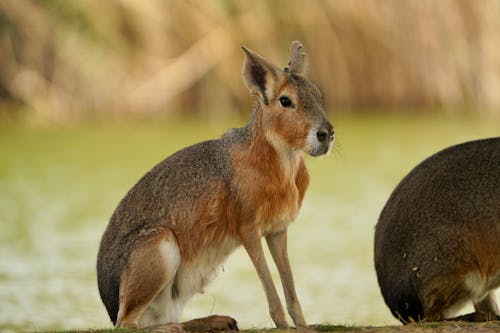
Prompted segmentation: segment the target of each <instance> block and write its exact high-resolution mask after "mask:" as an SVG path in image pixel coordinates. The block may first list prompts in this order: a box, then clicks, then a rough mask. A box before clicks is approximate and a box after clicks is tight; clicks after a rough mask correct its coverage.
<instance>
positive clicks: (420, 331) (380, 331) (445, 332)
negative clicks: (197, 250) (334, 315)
mask: <svg viewBox="0 0 500 333" xmlns="http://www.w3.org/2000/svg"><path fill="white" fill-rule="evenodd" d="M313 327H314V329H315V330H316V331H318V332H345V333H354V332H363V333H393V332H394V333H398V332H409V333H435V332H441V333H463V332H479V333H489V332H500V322H499V321H496V322H486V323H466V322H440V323H418V324H411V325H405V326H402V325H398V326H344V325H327V324H323V325H315V326H313ZM294 331H295V330H279V329H271V328H264V329H258V328H256V329H249V330H242V331H241V332H242V333H288V332H294ZM66 332H68V333H80V332H83V333H111V332H113V333H115V332H120V333H121V332H123V333H129V332H134V333H137V332H149V331H147V330H126V329H102V330H87V331H61V332H56V333H66Z"/></svg>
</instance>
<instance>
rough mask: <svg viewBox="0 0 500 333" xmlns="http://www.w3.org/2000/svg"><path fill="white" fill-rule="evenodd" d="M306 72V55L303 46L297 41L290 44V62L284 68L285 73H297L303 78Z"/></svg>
mask: <svg viewBox="0 0 500 333" xmlns="http://www.w3.org/2000/svg"><path fill="white" fill-rule="evenodd" d="M306 71H307V64H306V53H305V52H304V46H303V45H302V43H301V42H299V41H298V40H294V41H293V42H292V44H290V62H289V63H288V66H287V67H285V73H297V74H300V75H303V76H305V75H306Z"/></svg>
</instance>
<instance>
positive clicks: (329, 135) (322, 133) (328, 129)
mask: <svg viewBox="0 0 500 333" xmlns="http://www.w3.org/2000/svg"><path fill="white" fill-rule="evenodd" d="M334 134H335V131H334V130H333V126H332V125H331V124H330V123H326V124H325V125H323V126H321V127H320V128H319V129H318V132H316V137H317V138H318V141H319V142H321V143H327V142H331V141H333V137H334Z"/></svg>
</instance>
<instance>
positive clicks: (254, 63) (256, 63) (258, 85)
mask: <svg viewBox="0 0 500 333" xmlns="http://www.w3.org/2000/svg"><path fill="white" fill-rule="evenodd" d="M241 48H242V49H243V51H244V52H245V60H244V62H243V80H244V81H245V84H246V86H247V88H248V90H250V93H251V94H252V95H255V96H257V97H258V98H259V99H260V101H261V102H262V103H264V104H265V105H267V104H269V101H270V100H271V99H273V98H274V94H275V91H276V86H277V84H278V82H279V80H280V77H281V75H282V73H281V71H280V70H279V69H278V68H277V67H276V66H274V65H273V64H271V63H270V62H268V61H267V60H266V59H264V57H261V56H260V55H258V54H257V53H255V52H253V51H251V50H249V49H247V48H246V47H245V46H243V45H242V46H241Z"/></svg>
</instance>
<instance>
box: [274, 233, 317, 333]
mask: <svg viewBox="0 0 500 333" xmlns="http://www.w3.org/2000/svg"><path fill="white" fill-rule="evenodd" d="M266 241H267V245H268V246H269V250H270V252H271V255H272V256H273V259H274V262H275V263H276V267H277V268H278V272H279V274H280V278H281V284H282V285H283V291H284V292H285V300H286V305H287V309H288V313H289V314H290V316H291V317H292V319H293V322H294V324H295V326H296V327H297V329H299V330H302V331H305V330H309V327H308V326H307V323H306V321H305V319H304V315H303V313H302V307H301V306H300V303H299V299H298V297H297V292H296V291H295V283H294V282H293V274H292V268H291V266H290V261H289V260H288V250H287V230H286V229H285V230H283V231H279V232H277V233H274V234H270V235H268V236H266Z"/></svg>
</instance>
